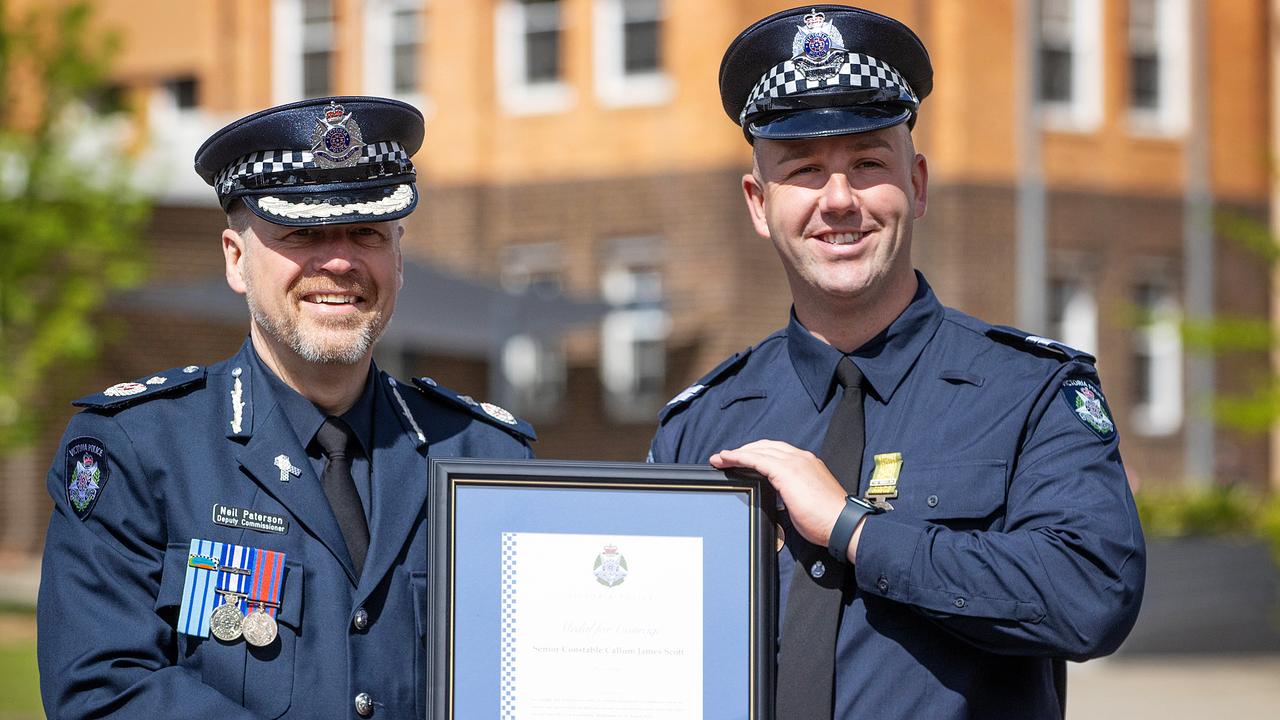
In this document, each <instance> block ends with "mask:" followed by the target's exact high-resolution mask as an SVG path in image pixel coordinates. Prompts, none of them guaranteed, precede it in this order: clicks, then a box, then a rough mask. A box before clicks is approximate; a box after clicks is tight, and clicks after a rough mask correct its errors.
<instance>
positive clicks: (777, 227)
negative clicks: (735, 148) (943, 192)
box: [742, 125, 928, 320]
mask: <svg viewBox="0 0 1280 720" xmlns="http://www.w3.org/2000/svg"><path fill="white" fill-rule="evenodd" d="M927 179H928V171H927V167H926V165H925V160H924V156H923V155H918V154H916V152H915V147H914V145H913V144H912V142H911V134H910V131H909V130H908V129H907V127H906V126H905V125H895V126H893V127H890V128H886V129H883V130H878V131H875V132H868V133H861V134H857V135H840V136H835V137H828V138H814V139H807V140H789V141H770V140H757V141H756V143H755V169H754V172H753V173H752V174H750V175H747V176H745V177H743V179H742V187H743V192H744V194H745V195H746V200H747V207H748V209H749V211H750V213H751V220H752V223H753V224H754V226H755V229H756V232H757V233H759V234H760V235H761V236H762V237H767V238H769V239H770V240H772V241H773V244H774V247H775V248H776V249H777V251H778V255H779V256H780V257H781V258H782V262H783V265H784V266H785V267H786V271H787V279H788V280H789V282H790V285H791V294H792V297H793V298H794V300H795V303H796V311H797V313H800V314H801V315H802V320H803V315H804V314H805V313H806V312H809V313H812V312H833V311H835V310H837V309H851V308H862V309H865V308H868V307H874V306H875V305H876V304H877V303H884V302H887V303H893V304H901V305H902V306H903V307H905V304H906V302H907V301H909V300H910V297H911V293H912V292H914V288H915V275H914V273H913V271H912V267H911V228H912V223H913V222H914V220H915V219H916V218H919V217H921V216H923V215H924V210H925V200H926V188H927ZM904 294H905V300H904V299H903V295H904ZM900 309H901V308H899V310H900Z"/></svg>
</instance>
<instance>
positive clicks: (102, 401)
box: [71, 365, 206, 410]
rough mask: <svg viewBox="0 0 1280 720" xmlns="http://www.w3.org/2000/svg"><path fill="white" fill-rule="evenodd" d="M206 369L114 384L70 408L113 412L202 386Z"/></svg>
mask: <svg viewBox="0 0 1280 720" xmlns="http://www.w3.org/2000/svg"><path fill="white" fill-rule="evenodd" d="M205 372H206V371H205V369H204V368H203V367H201V366H198V365H188V366H186V367H182V368H173V369H170V370H165V371H164V372H160V373H155V374H154V375H147V376H145V377H141V378H138V379H137V380H135V381H133V382H122V383H116V384H115V385H112V386H111V387H109V388H107V389H106V390H103V391H102V392H98V393H93V394H91V395H85V396H84V397H82V398H80V399H79V400H75V401H73V402H72V403H71V404H72V405H75V406H76V407H87V408H103V409H106V410H116V409H119V408H125V407H129V406H130V405H136V404H138V403H140V402H143V401H144V400H150V399H152V398H155V397H160V396H161V395H169V394H172V392H173V391H174V390H177V389H178V388H184V387H187V386H189V385H193V384H195V383H197V382H203V381H204V377H205Z"/></svg>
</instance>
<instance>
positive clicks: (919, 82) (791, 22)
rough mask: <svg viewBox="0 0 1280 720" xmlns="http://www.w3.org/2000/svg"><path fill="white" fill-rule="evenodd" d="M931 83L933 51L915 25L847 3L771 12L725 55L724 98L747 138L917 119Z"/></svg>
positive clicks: (854, 129)
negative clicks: (905, 23)
mask: <svg viewBox="0 0 1280 720" xmlns="http://www.w3.org/2000/svg"><path fill="white" fill-rule="evenodd" d="M932 89H933V67H932V65H930V63H929V53H928V51H926V50H925V47H924V44H923V43H921V42H920V38H918V37H916V34H915V33H914V32H912V31H911V29H910V28H908V27H907V26H906V25H903V24H902V23H900V22H898V21H897V20H894V19H893V18H891V17H886V16H884V15H880V14H878V13H873V12H870V11H868V10H862V9H860V8H855V7H849V6H847V5H805V6H803V7H798V8H793V9H791V10H783V11H782V12H779V13H774V14H773V15H770V16H769V17H767V18H765V19H763V20H761V21H759V22H757V23H755V24H754V25H752V26H751V27H749V28H747V29H746V30H743V31H742V33H741V34H740V35H738V37H737V38H735V39H734V41H733V42H732V43H730V44H729V49H728V50H726V51H725V54H724V59H723V60H722V61H721V62H720V100H721V102H722V103H723V104H724V110H725V112H726V113H728V114H729V117H730V118H732V119H733V120H734V121H735V122H737V123H739V124H740V125H741V126H742V130H743V133H744V134H746V136H747V140H749V141H754V139H755V138H765V139H768V140H795V139H801V138H810V137H823V136H828V135H848V134H851V133H860V132H869V131H872V130H879V129H881V128H886V127H891V126H893V125H897V124H898V123H902V122H905V123H908V125H909V126H914V124H915V117H916V111H917V110H918V109H919V107H920V101H921V100H923V99H924V98H925V96H926V95H928V94H929V91H930V90H932Z"/></svg>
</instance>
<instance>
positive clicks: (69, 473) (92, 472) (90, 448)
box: [66, 437, 108, 520]
mask: <svg viewBox="0 0 1280 720" xmlns="http://www.w3.org/2000/svg"><path fill="white" fill-rule="evenodd" d="M66 468H67V470H66V483H67V504H68V505H70V506H71V509H72V511H74V512H75V514H76V516H77V517H79V518H80V519H81V520H83V519H84V518H86V517H88V516H89V513H90V512H91V511H92V510H93V506H94V504H96V503H97V502H98V498H99V497H100V496H101V495H102V488H103V486H104V485H106V484H107V477H108V471H107V451H106V449H105V448H104V447H103V446H102V441H100V440H98V439H97V438H91V437H81V438H76V439H75V440H72V441H71V442H69V443H67V451H66Z"/></svg>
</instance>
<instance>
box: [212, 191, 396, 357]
mask: <svg viewBox="0 0 1280 720" xmlns="http://www.w3.org/2000/svg"><path fill="white" fill-rule="evenodd" d="M242 212H244V213H245V214H246V215H248V218H243V216H239V217H237V218H236V220H237V222H234V223H233V226H234V229H228V230H225V231H223V234H222V245H223V253H224V256H225V259H226V274H227V283H228V284H229V285H230V286H231V289H232V290H235V291H236V292H238V293H241V294H243V295H244V296H245V298H246V300H247V302H248V305H249V313H250V315H251V316H252V318H253V324H252V326H251V331H250V334H251V336H252V337H253V340H254V343H255V347H257V348H258V349H259V352H260V354H262V355H266V356H271V357H275V358H287V357H289V356H290V355H291V356H293V357H296V358H297V359H300V360H302V361H305V362H307V363H313V364H339V365H355V364H357V363H361V362H366V361H367V360H368V359H369V358H370V356H371V354H372V352H373V344H374V342H376V341H377V339H378V338H379V337H380V336H381V335H382V331H383V330H384V329H386V327H387V323H388V322H389V321H390V320H391V314H392V312H393V311H394V310H395V304H396V294H397V293H398V292H399V290H400V285H401V282H402V264H401V256H400V236H401V234H403V232H404V230H403V227H402V226H401V225H400V223H399V222H396V221H392V222H380V223H358V224H350V225H324V226H318V227H308V228H298V227H286V226H283V225H275V224H272V223H269V222H267V221H265V220H262V219H260V218H258V217H257V216H254V215H252V213H248V211H242ZM242 218H243V219H242Z"/></svg>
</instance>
